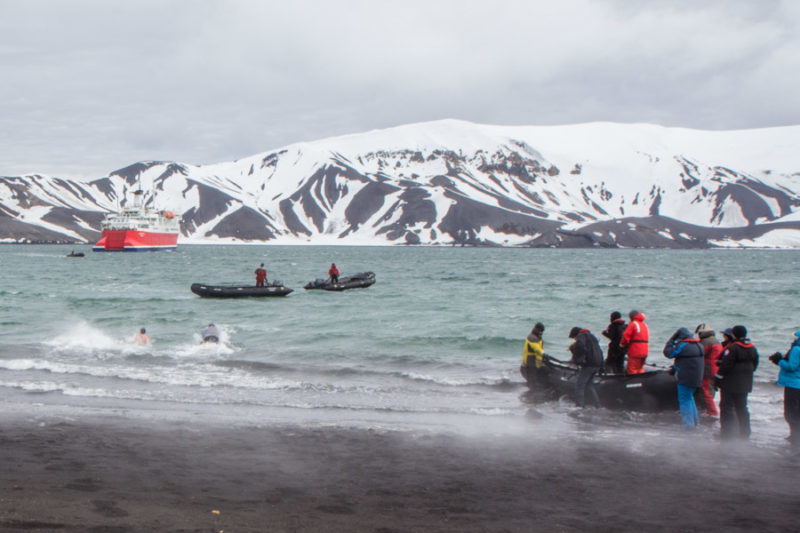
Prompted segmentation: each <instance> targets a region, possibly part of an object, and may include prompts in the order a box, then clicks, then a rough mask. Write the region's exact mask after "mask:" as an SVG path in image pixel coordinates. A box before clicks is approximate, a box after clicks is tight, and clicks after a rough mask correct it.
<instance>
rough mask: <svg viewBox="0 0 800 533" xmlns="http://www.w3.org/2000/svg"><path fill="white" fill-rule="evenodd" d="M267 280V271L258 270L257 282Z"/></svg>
mask: <svg viewBox="0 0 800 533" xmlns="http://www.w3.org/2000/svg"><path fill="white" fill-rule="evenodd" d="M265 279H267V271H266V270H264V269H263V268H257V269H256V281H264V280H265Z"/></svg>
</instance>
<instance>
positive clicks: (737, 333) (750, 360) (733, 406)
mask: <svg viewBox="0 0 800 533" xmlns="http://www.w3.org/2000/svg"><path fill="white" fill-rule="evenodd" d="M731 335H733V342H731V343H730V344H729V345H728V346H726V347H725V351H724V352H722V357H721V358H720V360H719V369H718V371H717V375H716V376H714V384H715V385H716V386H717V388H718V389H720V391H721V393H720V396H721V397H720V401H719V424H720V436H721V437H722V438H723V439H731V438H734V437H736V433H737V431H736V428H735V427H734V424H735V423H736V422H738V426H739V431H738V436H739V437H740V438H742V439H748V438H750V411H748V410H747V395H748V394H750V393H751V392H753V373H754V372H755V371H756V368H758V350H756V347H755V346H753V343H752V342H750V339H748V338H747V328H745V327H744V326H741V325H739V326H733V327H732V328H731Z"/></svg>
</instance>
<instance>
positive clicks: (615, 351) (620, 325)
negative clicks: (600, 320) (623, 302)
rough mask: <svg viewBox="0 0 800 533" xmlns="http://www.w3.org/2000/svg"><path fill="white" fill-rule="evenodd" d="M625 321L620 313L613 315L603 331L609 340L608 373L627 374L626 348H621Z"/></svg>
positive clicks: (616, 312)
mask: <svg viewBox="0 0 800 533" xmlns="http://www.w3.org/2000/svg"><path fill="white" fill-rule="evenodd" d="M625 327H626V324H625V319H624V318H622V315H621V314H620V312H619V311H614V312H613V313H611V317H610V322H609V324H608V327H607V328H606V329H604V330H603V336H604V337H606V338H607V339H608V351H607V352H606V365H605V369H606V372H611V373H613V374H622V373H624V372H625V348H623V347H622V346H620V344H619V343H620V341H621V340H622V334H623V333H624V332H625Z"/></svg>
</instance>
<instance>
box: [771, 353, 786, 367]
mask: <svg viewBox="0 0 800 533" xmlns="http://www.w3.org/2000/svg"><path fill="white" fill-rule="evenodd" d="M781 359H783V354H782V353H781V352H775V353H774V354H772V355H770V356H769V360H770V361H772V362H773V363H774V364H776V365H777V364H778V363H780V361H781Z"/></svg>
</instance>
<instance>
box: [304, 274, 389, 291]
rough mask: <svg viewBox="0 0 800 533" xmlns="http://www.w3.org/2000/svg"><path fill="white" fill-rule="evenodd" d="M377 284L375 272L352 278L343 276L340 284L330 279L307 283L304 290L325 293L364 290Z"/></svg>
mask: <svg viewBox="0 0 800 533" xmlns="http://www.w3.org/2000/svg"><path fill="white" fill-rule="evenodd" d="M374 283H375V273H374V272H361V273H359V274H353V275H352V276H342V277H340V278H339V282H338V283H333V282H331V280H330V278H328V279H322V278H317V279H316V280H314V281H310V282H308V283H306V285H305V287H303V288H304V289H307V290H311V289H320V290H323V291H346V290H347V289H363V288H364V287H369V286H370V285H373V284H374Z"/></svg>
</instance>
